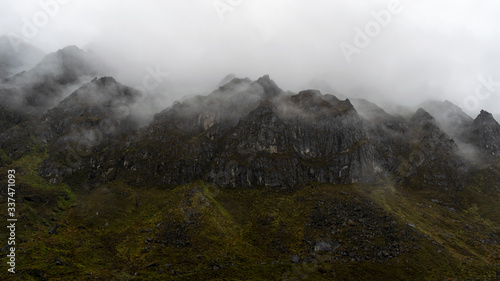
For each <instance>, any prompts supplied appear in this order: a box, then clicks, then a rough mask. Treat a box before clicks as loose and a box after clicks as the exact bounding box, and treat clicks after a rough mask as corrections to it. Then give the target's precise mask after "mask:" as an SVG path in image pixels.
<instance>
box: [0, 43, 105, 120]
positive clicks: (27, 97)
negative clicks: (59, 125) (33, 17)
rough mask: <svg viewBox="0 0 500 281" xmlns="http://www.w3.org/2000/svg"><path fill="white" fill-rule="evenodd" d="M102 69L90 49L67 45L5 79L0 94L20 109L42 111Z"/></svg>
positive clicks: (52, 105) (101, 72) (11, 104)
mask: <svg viewBox="0 0 500 281" xmlns="http://www.w3.org/2000/svg"><path fill="white" fill-rule="evenodd" d="M105 72H106V66H105V65H104V63H102V62H101V61H100V59H99V58H98V57H97V56H96V55H94V54H93V53H92V52H84V51H83V50H80V49H79V48H78V47H76V46H69V47H65V48H63V49H61V50H58V51H57V52H55V53H51V54H48V55H47V56H45V57H44V58H43V59H42V60H41V61H40V62H39V63H38V64H36V65H35V66H34V67H32V68H30V69H28V70H26V71H22V72H19V73H17V74H16V75H14V76H11V77H9V78H7V79H5V81H4V83H2V85H0V97H1V98H2V99H3V100H5V101H6V102H7V103H9V104H10V107H13V108H18V109H19V111H21V112H32V113H37V114H43V113H45V111H46V110H48V109H50V108H52V107H54V106H55V105H57V104H58V103H59V102H60V101H61V100H62V99H63V98H64V97H65V96H66V95H69V94H70V93H71V92H72V91H73V90H75V89H76V88H78V87H79V86H81V84H82V83H83V82H84V81H88V80H90V79H91V78H92V77H95V76H98V75H102V74H104V73H105Z"/></svg>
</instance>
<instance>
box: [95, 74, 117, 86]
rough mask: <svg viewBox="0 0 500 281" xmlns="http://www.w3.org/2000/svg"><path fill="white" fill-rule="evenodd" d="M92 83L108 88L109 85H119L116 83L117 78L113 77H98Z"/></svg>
mask: <svg viewBox="0 0 500 281" xmlns="http://www.w3.org/2000/svg"><path fill="white" fill-rule="evenodd" d="M91 83H93V84H95V85H97V86H108V85H115V84H118V82H116V80H115V78H113V77H111V76H104V77H101V78H97V77H96V78H94V79H92V81H91Z"/></svg>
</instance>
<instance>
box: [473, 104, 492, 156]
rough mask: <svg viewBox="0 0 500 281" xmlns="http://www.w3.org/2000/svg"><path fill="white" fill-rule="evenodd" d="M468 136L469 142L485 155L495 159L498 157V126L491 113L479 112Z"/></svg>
mask: <svg viewBox="0 0 500 281" xmlns="http://www.w3.org/2000/svg"><path fill="white" fill-rule="evenodd" d="M468 136H469V139H470V142H471V143H472V144H474V145H475V146H476V147H478V148H479V149H480V150H481V151H482V152H484V153H485V154H487V155H489V156H492V157H495V158H498V157H499V156H500V125H499V124H498V122H497V121H496V120H495V119H494V118H493V115H492V114H491V113H489V112H487V111H484V110H481V113H480V114H479V115H478V116H477V118H476V119H475V120H474V123H473V125H472V128H471V130H470V132H469V135H468Z"/></svg>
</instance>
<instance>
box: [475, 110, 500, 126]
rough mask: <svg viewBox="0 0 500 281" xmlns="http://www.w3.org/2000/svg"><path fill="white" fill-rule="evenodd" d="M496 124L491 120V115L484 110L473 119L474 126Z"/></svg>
mask: <svg viewBox="0 0 500 281" xmlns="http://www.w3.org/2000/svg"><path fill="white" fill-rule="evenodd" d="M495 123H497V124H498V122H497V121H496V120H495V118H493V114H491V113H489V112H488V111H486V110H481V112H480V113H479V115H478V116H477V117H476V119H474V126H477V125H483V124H486V125H487V124H495Z"/></svg>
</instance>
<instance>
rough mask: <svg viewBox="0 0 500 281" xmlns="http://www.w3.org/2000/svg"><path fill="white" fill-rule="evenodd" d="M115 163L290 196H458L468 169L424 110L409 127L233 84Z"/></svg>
mask: <svg viewBox="0 0 500 281" xmlns="http://www.w3.org/2000/svg"><path fill="white" fill-rule="evenodd" d="M424 149H425V153H422V152H421V150H424ZM123 150H125V151H126V152H125V153H123ZM116 153H119V154H120V156H119V157H118V155H117V156H116V157H114V158H113V157H111V158H112V160H111V161H110V162H109V163H115V164H116V163H120V164H119V165H120V166H121V167H123V168H124V169H125V170H124V171H122V173H129V174H133V173H139V174H147V175H150V177H148V180H151V181H153V182H154V183H155V184H168V185H178V184H185V183H188V182H191V181H193V180H197V179H200V178H202V179H205V180H207V181H209V182H212V183H216V184H218V185H221V186H231V187H251V186H256V185H257V186H268V187H272V188H287V187H297V186H300V185H303V184H305V183H307V182H310V181H317V182H329V183H353V182H365V183H370V182H373V181H375V180H376V179H377V178H378V177H385V176H388V175H393V174H396V175H397V176H398V177H399V179H400V180H403V181H407V182H410V183H415V184H416V183H418V182H420V181H421V179H422V178H424V179H425V180H424V183H425V184H429V185H437V186H442V187H443V188H444V189H460V188H461V183H460V181H462V180H463V174H464V173H463V172H464V171H465V170H466V169H467V166H466V164H465V162H464V161H463V160H462V159H461V158H460V157H459V156H458V155H457V147H456V145H454V143H453V141H451V140H450V138H449V137H448V136H447V135H446V134H445V133H444V132H442V131H441V130H440V128H439V127H438V126H437V125H436V123H435V121H434V119H433V118H432V116H431V115H430V114H428V113H427V112H425V111H424V110H419V111H418V112H417V113H416V114H415V116H414V117H413V119H412V120H405V119H404V118H402V117H394V116H391V115H389V114H387V113H385V114H384V118H382V119H380V120H379V121H377V122H370V121H369V120H366V119H364V118H362V117H361V116H360V115H359V114H358V113H357V111H356V109H355V108H354V106H353V105H352V104H351V102H350V101H349V100H345V101H342V100H339V99H338V98H336V97H335V96H332V95H322V94H321V93H320V92H319V91H316V90H306V91H302V92H300V93H299V94H296V95H291V96H290V95H287V94H285V93H284V92H283V91H281V89H279V87H277V86H276V84H275V83H274V82H273V81H272V80H270V79H269V77H268V76H264V77H262V78H260V79H258V80H257V81H255V82H251V81H249V80H247V79H236V78H235V79H233V80H231V82H230V83H228V84H226V85H224V86H221V87H219V89H218V90H217V91H215V92H213V93H212V94H210V95H209V96H207V97H195V98H193V99H191V100H187V101H185V102H183V103H177V104H175V105H174V106H172V107H171V108H169V109H167V110H165V111H163V112H162V113H160V114H158V115H157V116H156V117H155V120H154V121H153V123H152V124H151V125H150V126H148V127H147V128H145V129H143V130H141V132H140V133H139V136H138V137H137V138H135V139H134V140H131V141H130V142H129V144H128V145H127V146H126V147H124V148H123V149H122V151H121V152H119V150H117V151H116ZM417 153H418V156H420V154H422V156H421V157H422V159H420V158H419V159H417V158H416V157H415V155H417ZM428 164H431V165H435V166H433V168H431V169H428V168H426V167H428ZM103 166H107V169H112V165H106V163H104V164H103ZM114 176H120V174H119V173H118V174H114ZM122 176H124V175H122Z"/></svg>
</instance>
